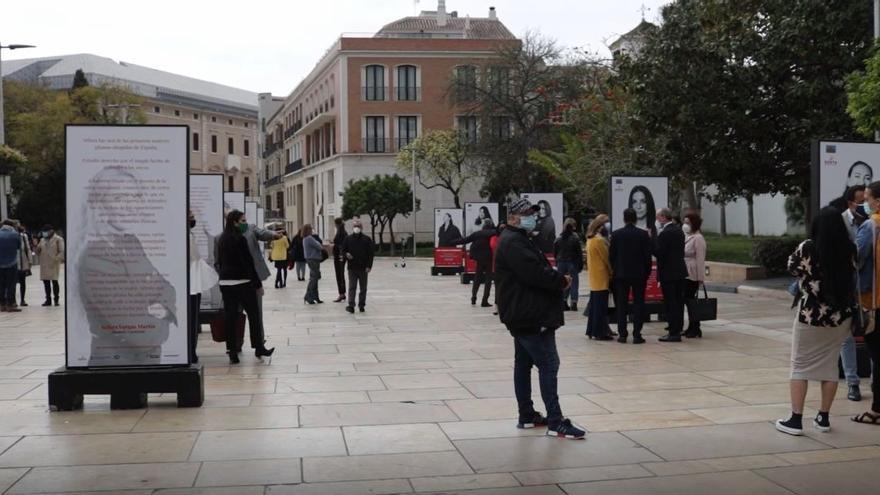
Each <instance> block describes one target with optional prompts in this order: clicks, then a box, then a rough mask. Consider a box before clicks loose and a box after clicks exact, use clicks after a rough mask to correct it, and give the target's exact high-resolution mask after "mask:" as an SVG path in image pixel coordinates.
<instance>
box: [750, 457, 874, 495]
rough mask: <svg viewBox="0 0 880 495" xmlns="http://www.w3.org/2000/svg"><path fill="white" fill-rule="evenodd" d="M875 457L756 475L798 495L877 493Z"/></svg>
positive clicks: (784, 469)
mask: <svg viewBox="0 0 880 495" xmlns="http://www.w3.org/2000/svg"><path fill="white" fill-rule="evenodd" d="M877 465H878V463H877V460H876V459H870V460H865V461H855V462H837V463H831V464H810V465H806V466H792V467H782V468H775V469H762V470H760V471H757V473H758V474H760V475H761V476H764V477H765V478H767V479H769V480H771V481H773V482H774V483H777V484H779V485H782V486H784V487H785V488H787V489H789V490H791V491H792V492H794V493H797V494H798V495H825V494H828V493H876V492H877Z"/></svg>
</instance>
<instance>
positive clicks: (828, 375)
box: [776, 207, 856, 435]
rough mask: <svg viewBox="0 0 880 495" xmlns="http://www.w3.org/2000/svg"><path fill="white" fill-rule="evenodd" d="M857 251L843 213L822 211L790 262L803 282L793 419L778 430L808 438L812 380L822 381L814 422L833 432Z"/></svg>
mask: <svg viewBox="0 0 880 495" xmlns="http://www.w3.org/2000/svg"><path fill="white" fill-rule="evenodd" d="M855 263H856V248H855V246H853V245H852V243H851V242H850V241H849V237H848V236H847V234H846V226H845V224H844V223H843V222H842V221H841V219H840V211H839V210H837V209H835V208H833V207H825V208H823V209H822V210H820V211H819V214H818V215H817V217H816V219H815V220H814V221H813V225H812V228H811V232H810V238H809V239H807V240H806V241H804V242H802V243H801V244H800V245H799V246H798V247H797V249H796V250H795V252H794V253H793V254H792V255H791V256H790V257H789V259H788V270H789V272H791V274H792V275H794V276H795V277H797V279H798V290H799V294H798V302H797V305H796V306H797V313H796V314H795V319H794V329H793V331H792V344H791V381H790V389H791V416H789V418H788V419H785V420H782V419H780V420H778V421H777V422H776V429H777V430H779V431H781V432H783V433H787V434H789V435H803V424H802V417H803V413H804V401H805V400H806V397H807V386H808V381H809V380H813V381H819V382H821V391H822V401H821V405H820V406H819V413H818V414H817V415H816V417H815V419H813V425H814V426H815V427H816V429H817V430H819V431H822V432H827V431H830V430H831V423H830V421H829V412H830V411H831V405H832V403H833V402H834V396H835V394H836V393H837V384H838V377H837V373H838V371H837V356H838V354H839V353H840V345H841V344H842V343H843V341H844V339H845V338H846V336H847V335H849V333H850V322H849V318H850V317H852V309H853V307H854V305H855V302H856V289H855Z"/></svg>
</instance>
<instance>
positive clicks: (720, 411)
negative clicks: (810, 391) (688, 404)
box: [691, 404, 791, 425]
mask: <svg viewBox="0 0 880 495" xmlns="http://www.w3.org/2000/svg"><path fill="white" fill-rule="evenodd" d="M691 412H692V413H694V414H696V415H698V416H702V417H704V418H706V419H708V420H710V421H712V422H713V423H715V424H719V425H721V424H733V423H755V422H757V421H776V420H777V419H779V418H787V417H788V415H789V414H790V413H791V405H789V404H764V405H759V406H739V407H715V408H709V409H694V410H692V411H691Z"/></svg>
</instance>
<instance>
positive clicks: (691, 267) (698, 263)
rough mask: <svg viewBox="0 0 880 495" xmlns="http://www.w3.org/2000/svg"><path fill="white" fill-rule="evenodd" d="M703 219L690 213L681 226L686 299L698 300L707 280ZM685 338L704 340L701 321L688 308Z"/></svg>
mask: <svg viewBox="0 0 880 495" xmlns="http://www.w3.org/2000/svg"><path fill="white" fill-rule="evenodd" d="M702 226H703V219H702V218H701V217H700V215H699V214H697V213H688V214H687V215H685V216H684V224H682V226H681V230H682V232H684V263H685V265H686V266H687V279H686V280H685V281H684V297H685V299H696V298H697V297H698V295H699V291H700V285H701V284H703V283H704V282H705V280H706V239H705V238H704V237H703V232H702V230H700V229H701V228H702ZM684 336H685V337H687V338H689V339H693V338H703V330H702V329H701V328H700V320H699V319H698V318H695V315H694V314H692V313H691V311H690V308H688V327H687V330H686V331H685V332H684Z"/></svg>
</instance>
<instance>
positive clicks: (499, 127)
mask: <svg viewBox="0 0 880 495" xmlns="http://www.w3.org/2000/svg"><path fill="white" fill-rule="evenodd" d="M489 132H490V134H491V136H492V138H493V139H500V140H507V139H510V117H492V118H491V119H490V120H489Z"/></svg>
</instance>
